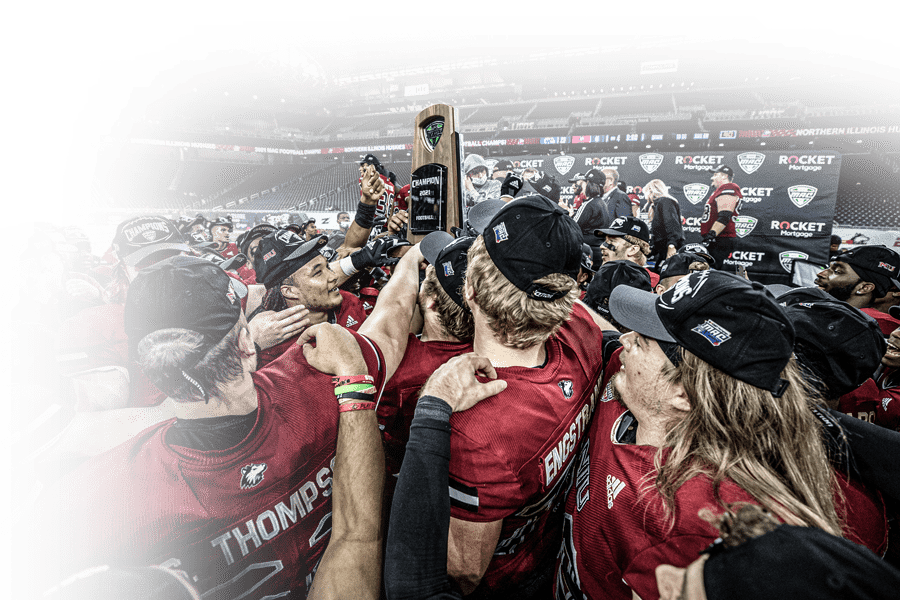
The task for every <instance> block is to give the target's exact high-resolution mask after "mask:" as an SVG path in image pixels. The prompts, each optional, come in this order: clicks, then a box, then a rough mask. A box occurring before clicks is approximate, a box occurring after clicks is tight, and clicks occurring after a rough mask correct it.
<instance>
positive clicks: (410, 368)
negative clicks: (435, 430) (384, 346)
mask: <svg viewBox="0 0 900 600" xmlns="http://www.w3.org/2000/svg"><path fill="white" fill-rule="evenodd" d="M471 351H472V344H467V343H464V342H442V341H437V340H435V341H430V342H423V341H422V340H420V339H419V337H418V336H417V335H414V334H410V335H409V341H408V342H407V345H406V353H405V354H404V355H403V360H402V361H401V362H400V366H398V367H397V370H396V371H395V372H394V376H393V377H391V379H390V381H388V383H387V386H386V387H385V389H384V394H382V396H381V402H379V403H378V425H379V426H380V427H381V430H382V434H383V437H384V453H385V461H386V466H387V472H388V475H392V476H393V475H398V474H399V473H400V465H401V464H402V463H403V454H404V451H405V449H406V442H408V441H409V424H410V423H411V422H412V419H413V415H414V414H415V412H416V404H417V403H418V400H419V390H420V389H421V388H422V386H423V385H425V381H426V380H427V379H428V378H429V377H430V376H431V374H432V373H434V372H435V371H436V370H437V368H438V367H440V366H441V365H442V364H444V363H445V362H447V361H448V360H450V359H451V358H453V357H454V356H458V355H460V354H465V353H466V352H471ZM387 481H388V483H389V484H393V482H394V480H393V477H391V478H389V479H388V480H387Z"/></svg>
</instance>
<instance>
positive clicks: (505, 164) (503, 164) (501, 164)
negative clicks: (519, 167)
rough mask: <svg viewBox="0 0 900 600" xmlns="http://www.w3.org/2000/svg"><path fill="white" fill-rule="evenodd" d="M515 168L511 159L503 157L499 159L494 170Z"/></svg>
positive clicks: (494, 171)
mask: <svg viewBox="0 0 900 600" xmlns="http://www.w3.org/2000/svg"><path fill="white" fill-rule="evenodd" d="M514 168H515V166H514V165H513V164H512V163H511V162H510V161H508V160H506V159H503V160H498V161H497V163H496V164H495V165H494V169H493V171H492V172H493V173H496V172H497V171H512V170H513V169H514Z"/></svg>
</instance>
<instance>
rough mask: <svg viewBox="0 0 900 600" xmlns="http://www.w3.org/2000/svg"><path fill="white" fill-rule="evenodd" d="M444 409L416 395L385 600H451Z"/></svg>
mask: <svg viewBox="0 0 900 600" xmlns="http://www.w3.org/2000/svg"><path fill="white" fill-rule="evenodd" d="M450 414H451V410H450V406H449V405H448V404H447V403H446V402H444V401H443V400H441V399H439V398H435V397H433V396H422V397H421V398H419V402H418V404H417V405H416V413H415V417H414V418H413V421H412V423H411V425H410V428H409V442H408V443H407V444H406V455H405V456H404V458H403V466H402V467H401V469H400V477H399V479H398V480H397V488H396V490H395V492H394V501H393V504H392V505H391V517H390V526H389V528H388V536H387V548H386V550H385V556H384V587H385V591H386V592H387V597H388V599H389V600H401V599H402V600H406V599H410V600H412V599H415V600H456V599H460V598H462V594H461V593H460V592H459V591H458V590H456V589H454V586H452V585H451V581H450V579H448V577H447V535H448V533H449V530H450V495H449V493H448V488H447V480H448V477H449V472H450Z"/></svg>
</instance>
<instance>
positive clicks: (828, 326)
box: [35, 157, 900, 600]
mask: <svg viewBox="0 0 900 600" xmlns="http://www.w3.org/2000/svg"><path fill="white" fill-rule="evenodd" d="M478 158H480V157H478ZM372 159H373V160H368V159H367V160H366V161H364V162H363V164H362V165H361V166H360V186H361V200H360V205H359V207H358V210H357V212H356V215H355V218H354V220H353V222H352V223H350V224H349V225H348V226H347V228H346V229H342V231H341V232H340V235H341V236H342V241H341V242H340V243H338V244H337V245H335V246H334V247H332V246H331V245H330V244H329V238H328V236H326V235H323V234H318V232H317V231H315V228H314V227H313V228H311V229H310V228H309V226H310V224H312V225H313V226H314V225H315V223H314V222H313V221H312V220H310V219H308V218H307V217H305V216H304V218H303V219H301V220H302V221H304V222H302V223H296V224H293V225H287V226H284V227H279V226H275V225H271V224H262V225H257V226H255V227H253V228H249V229H248V230H247V231H246V232H244V233H243V234H242V235H241V236H240V237H238V238H236V239H235V240H233V241H232V240H231V239H230V237H229V236H230V234H231V233H232V232H233V230H234V226H233V225H232V224H231V223H230V222H227V221H225V220H219V221H214V222H212V223H208V227H207V229H208V230H209V232H211V233H212V235H211V236H210V237H211V239H210V240H207V239H206V236H204V235H199V236H193V235H192V234H193V233H196V232H194V231H193V230H194V228H195V225H197V223H196V222H194V221H193V220H191V219H187V220H186V221H185V222H183V223H173V222H171V221H169V220H167V219H164V218H162V217H157V216H146V217H141V218H140V219H131V220H128V221H126V222H125V223H123V224H122V226H121V227H120V229H119V232H118V233H119V235H117V238H116V246H115V254H116V258H117V261H118V262H117V265H119V266H120V267H119V268H117V270H116V272H115V276H114V277H111V283H115V286H116V288H115V289H116V290H117V291H118V295H117V296H115V297H114V298H113V301H111V302H108V303H106V304H104V305H98V306H94V307H89V308H87V309H85V311H84V312H82V313H79V315H78V317H77V319H78V321H79V323H80V327H81V330H82V334H80V336H79V337H78V338H77V339H74V340H73V341H72V344H77V343H79V340H80V341H81V343H82V347H81V348H78V349H77V350H78V351H79V352H82V353H83V354H84V355H85V356H92V355H96V354H98V353H101V350H102V351H103V352H107V354H108V355H109V356H113V355H114V356H115V358H114V359H113V358H105V359H104V358H99V357H98V358H95V359H94V360H93V363H92V365H91V366H90V368H88V367H86V363H85V364H80V365H79V366H75V367H72V369H71V374H72V377H73V378H75V380H77V381H81V382H82V387H81V388H79V389H81V390H82V393H83V394H87V395H90V394H91V393H99V392H97V390H99V389H100V387H101V386H97V387H93V388H92V387H90V385H89V383H90V382H89V381H88V380H87V379H86V377H85V375H84V374H85V373H87V372H88V371H91V369H96V368H97V367H98V366H101V365H103V364H104V363H101V362H98V361H102V360H108V361H109V362H107V363H105V364H113V363H115V364H119V365H122V366H123V369H127V371H128V372H129V373H130V374H131V376H130V377H129V378H128V379H127V380H125V381H124V383H123V388H122V389H124V390H125V391H124V392H123V393H124V396H125V397H126V398H128V400H127V401H126V402H125V404H124V405H122V404H120V405H118V406H117V407H118V408H121V409H122V410H121V411H120V412H119V413H117V414H116V415H114V416H113V417H112V419H111V420H109V421H105V422H104V424H103V428H104V431H105V433H107V434H108V436H109V438H108V440H107V441H105V442H104V443H102V444H100V445H101V446H103V447H101V448H99V449H96V450H94V451H92V452H90V453H88V452H84V453H82V454H80V455H77V456H76V457H75V458H77V460H75V461H74V462H73V463H71V465H70V466H67V467H66V468H65V469H62V470H63V472H62V473H61V474H59V476H58V477H55V478H51V479H48V481H47V482H46V484H47V488H46V489H45V490H44V491H43V493H42V494H41V497H40V500H39V503H38V505H37V506H36V507H35V508H36V510H37V511H38V512H39V513H40V514H42V515H47V517H48V518H47V519H46V523H45V525H46V526H47V528H48V531H49V532H52V536H53V537H52V540H53V542H52V544H48V541H47V540H48V538H47V537H44V538H42V541H41V544H40V548H39V550H40V552H41V553H42V555H43V560H44V561H46V562H47V564H50V565H53V566H52V567H50V568H49V570H48V573H46V575H47V579H48V581H45V582H41V583H42V584H45V588H44V589H46V588H49V587H51V586H54V587H53V588H52V590H51V591H50V592H49V595H48V597H57V598H76V597H81V596H79V595H78V594H85V595H87V596H91V597H94V598H107V597H116V595H117V594H118V597H134V598H204V599H207V600H210V599H223V600H225V599H227V600H239V599H240V600H244V599H246V600H263V599H274V598H305V597H309V598H379V597H386V598H461V597H464V596H470V597H472V598H517V599H529V598H534V599H539V598H557V599H568V598H593V599H597V598H611V599H612V598H616V599H619V598H621V599H623V600H625V599H629V598H633V597H639V598H642V599H643V600H650V599H654V598H671V599H674V598H676V597H678V598H688V597H692V598H693V597H709V598H730V597H738V596H736V595H734V594H736V593H738V592H735V591H734V590H738V591H739V593H740V594H741V596H740V597H748V598H751V597H752V598H762V597H772V596H771V594H772V592H771V590H770V589H768V588H766V587H765V582H764V581H763V582H760V581H758V580H763V579H765V574H764V573H763V574H762V576H760V574H759V572H758V571H757V570H754V569H753V568H751V567H752V566H753V565H758V564H759V563H758V562H754V561H759V560H762V559H761V558H758V557H757V558H754V557H756V556H757V555H759V556H766V555H768V556H774V557H776V558H778V557H783V561H795V562H792V563H791V564H794V565H796V568H795V569H794V570H793V571H792V573H791V575H790V576H791V584H790V586H793V587H790V586H785V587H784V588H783V589H788V587H790V589H798V590H800V591H799V592H796V593H797V594H806V595H796V596H793V595H792V596H791V597H821V598H879V597H888V596H889V595H890V594H892V593H895V592H896V590H897V589H898V585H900V570H898V569H897V562H896V558H891V557H890V555H889V556H888V560H885V558H883V557H884V556H885V554H886V552H887V551H888V537H889V534H890V531H889V523H891V524H893V523H892V522H893V519H894V515H895V508H896V502H897V501H898V500H900V486H898V483H897V481H898V478H897V477H896V465H894V464H892V461H891V460H888V459H887V457H891V456H897V454H896V452H898V451H900V433H898V431H897V426H896V423H897V418H896V415H897V414H898V412H897V411H898V410H900V408H898V402H900V400H898V402H892V401H891V399H897V398H898V397H900V393H898V390H900V384H898V383H897V381H896V380H897V376H896V373H897V369H898V368H900V359H898V355H900V350H898V347H900V329H898V328H897V324H900V321H898V320H897V319H898V317H900V315H898V314H897V313H898V312H900V308H891V307H890V306H883V305H877V306H880V307H881V308H884V310H879V309H878V308H877V307H876V304H875V303H876V300H878V299H884V298H887V297H888V295H889V294H890V293H892V292H893V291H898V292H900V281H898V277H897V274H898V273H900V255H897V254H896V253H895V252H893V251H892V250H890V249H887V248H884V247H879V246H871V247H867V248H860V249H857V250H854V251H853V252H851V253H845V254H836V255H835V256H834V259H833V262H832V263H831V266H830V267H829V268H828V269H826V270H823V271H822V273H821V275H820V280H818V281H817V283H818V284H819V285H818V286H817V287H798V288H795V289H789V288H786V287H782V288H778V287H776V286H770V287H768V288H767V287H766V286H764V285H762V284H760V283H758V282H754V281H751V280H749V279H748V278H746V277H744V276H742V275H739V274H735V273H731V272H728V271H727V270H723V269H725V268H726V265H725V264H724V260H725V259H726V258H728V257H729V256H730V254H731V252H732V251H733V249H734V246H733V244H732V241H733V239H734V238H735V236H736V233H735V225H734V220H733V219H734V217H736V216H739V211H740V207H741V197H742V194H741V190H740V187H738V186H737V185H735V184H734V183H732V182H731V177H732V176H733V171H732V170H731V169H730V168H729V167H727V166H725V165H720V166H718V168H716V169H715V170H714V173H713V183H714V185H715V190H714V193H713V194H712V195H711V197H710V198H709V200H708V201H707V203H706V209H705V212H704V217H703V218H702V219H701V221H702V222H701V235H702V239H703V244H694V245H688V246H685V239H684V235H683V232H681V231H680V227H681V224H680V222H678V216H680V213H679V212H678V205H677V201H675V200H674V199H672V198H671V197H670V196H669V195H668V188H667V187H666V186H665V184H663V183H662V181H660V180H656V181H658V182H659V183H658V184H657V183H654V182H651V183H650V184H648V186H647V188H646V189H647V190H648V199H649V200H650V201H651V209H653V210H654V211H655V214H652V213H651V215H650V223H648V222H646V221H645V220H644V219H642V218H641V217H640V216H639V212H640V211H638V210H634V211H632V206H633V205H632V202H631V201H630V200H629V198H628V196H627V195H626V194H624V193H620V195H621V198H620V197H619V195H618V194H612V193H610V191H611V190H612V189H613V188H615V183H616V181H615V180H614V179H613V177H612V176H611V175H607V174H604V173H603V172H602V171H600V170H597V169H592V170H591V171H589V172H588V174H587V175H586V176H585V178H584V179H583V180H580V181H583V182H584V183H583V184H582V183H579V184H577V185H576V189H577V190H583V191H584V192H585V196H584V198H581V199H579V203H578V206H577V207H576V206H574V205H566V203H560V202H559V198H558V197H556V198H548V197H547V195H545V194H543V193H539V192H540V191H541V190H540V187H541V181H540V179H541V178H540V176H537V177H535V178H533V179H532V180H531V181H528V180H527V179H525V178H523V177H521V176H520V175H518V174H515V173H513V172H512V171H510V172H509V173H508V174H505V175H504V177H503V183H502V184H498V185H495V186H493V187H495V188H497V189H496V191H497V192H498V193H499V194H500V198H488V197H477V196H478V193H479V190H481V191H485V190H483V189H482V187H483V186H484V185H485V182H486V177H487V175H488V168H487V166H486V165H485V164H484V161H483V160H477V159H476V158H472V159H467V160H466V161H465V169H467V170H469V171H472V177H471V180H472V182H473V183H471V184H470V185H471V188H472V189H471V190H469V192H468V193H467V196H466V197H467V198H469V199H470V200H471V206H469V207H468V212H467V219H466V222H465V224H464V226H463V227H460V228H458V229H456V230H455V231H454V233H455V235H451V234H450V233H447V232H444V231H438V232H434V233H431V234H429V235H427V236H426V237H425V238H424V239H423V240H422V241H421V242H419V243H417V244H412V243H410V242H408V241H407V240H406V239H405V236H403V235H402V234H399V232H401V230H402V229H403V226H404V225H405V223H406V221H407V220H408V216H407V215H406V214H405V211H397V212H395V213H394V214H391V215H387V214H386V215H384V216H385V217H386V218H385V221H386V225H385V228H384V229H385V231H384V233H383V234H381V235H378V234H377V232H375V233H373V231H372V230H373V225H374V221H375V212H376V209H377V207H378V206H382V205H383V198H384V194H385V188H386V186H387V185H388V184H389V183H390V178H389V177H387V176H386V174H385V173H383V172H381V173H380V172H379V171H383V169H379V167H380V165H378V164H377V159H374V157H372ZM501 166H502V165H501ZM482 170H483V171H484V173H482V172H481V171H482ZM517 179H518V181H517ZM494 181H496V180H494ZM607 184H609V189H607V190H606V192H603V188H604V186H606V185H607ZM401 192H402V190H401ZM604 194H605V195H604ZM484 195H485V194H482V196H484ZM620 201H621V202H620ZM635 208H637V207H635ZM388 210H389V209H388ZM151 225H152V227H151ZM201 229H202V228H201ZM143 231H153V232H155V233H154V235H152V236H149V238H152V239H149V238H148V237H140V236H138V235H137V233H136V232H143ZM128 232H131V233H132V234H134V235H129V234H128ZM370 236H371V239H370ZM210 253H212V255H210ZM204 254H205V255H204ZM648 257H649V258H650V262H648ZM651 263H652V264H651ZM385 271H389V272H390V273H389V276H387V274H386V273H384V272H385ZM378 272H380V273H382V274H385V277H381V276H380V275H378V276H376V275H373V273H376V274H377V273H378ZM851 273H852V274H851ZM842 277H843V278H842ZM854 278H855V279H856V280H855V281H854ZM845 280H846V281H845ZM848 290H849V293H847V291H848ZM854 298H864V299H867V304H865V305H860V304H859V302H860V301H858V300H853V299H854ZM112 305H115V307H116V308H114V309H113V308H110V306H112ZM866 311H868V312H866ZM872 312H877V313H878V315H874V314H869V313H872ZM876 317H877V320H876ZM892 322H894V325H893V327H891V326H890V324H891V323H892ZM91 324H93V325H91ZM99 324H102V328H103V330H104V331H106V330H108V331H115V332H117V335H116V336H115V339H116V340H117V342H118V345H117V346H116V344H113V343H112V342H111V341H110V340H112V339H113V336H112V335H110V336H107V338H106V339H105V340H100V338H101V337H102V335H101V334H100V333H99V331H100V329H101V328H100V325H99ZM73 327H74V325H73ZM91 329H92V331H87V330H91ZM829 332H830V333H829ZM88 334H91V335H88ZM886 337H887V341H886V340H885V338H886ZM105 342H108V344H107V346H108V347H103V344H104V343H105ZM70 349H71V348H70ZM98 349H99V350H98ZM67 350H69V349H67ZM92 353H93V354H92ZM69 354H72V353H69ZM116 361H117V362H116ZM79 378H80V379H79ZM90 381H96V380H94V379H92V380H90ZM107 383H108V382H107ZM104 385H105V384H104ZM103 389H109V386H108V385H105V387H104V388H103ZM85 390H86V391H85ZM882 399H886V400H887V401H882ZM866 403H868V404H871V405H872V406H873V408H872V411H873V416H874V418H872V419H868V420H871V421H874V423H870V422H865V421H863V420H860V419H857V418H855V417H854V416H849V415H852V414H854V413H855V412H856V409H857V407H859V406H863V405H866V406H868V404H866ZM876 404H877V406H876ZM123 406H127V408H123ZM876 411H877V415H875V413H876ZM142 419H143V421H140V420H142ZM147 419H149V420H150V421H151V422H149V423H147V421H146V420H147ZM137 421H140V422H141V423H144V424H146V425H148V426H146V427H141V428H140V429H139V430H138V431H133V430H131V429H129V428H128V427H127V424H128V423H130V422H137ZM88 431H90V430H88ZM94 431H96V430H94ZM53 450H54V449H53V448H52V447H51V448H50V450H49V451H53ZM892 452H893V453H894V454H891V453H892ZM69 457H70V458H71V456H69ZM894 462H895V461H894ZM48 535H49V534H48ZM717 539H718V541H717ZM711 545H712V547H711ZM797 548H804V549H808V550H807V551H805V552H804V553H800V552H798V551H796V549H797ZM792 549H793V550H792ZM754 551H756V554H754V553H753V552H754ZM774 562H778V561H777V560H775V561H774ZM98 567H99V570H98ZM84 569H93V570H92V571H90V572H89V573H90V574H89V575H83V576H81V577H78V578H75V579H72V578H71V576H72V575H73V574H76V573H79V572H84V571H83V570H84ZM772 569H773V570H774V569H775V567H772ZM822 573H827V574H828V575H827V578H825V577H824V576H822V575H821V574H822ZM751 578H755V579H754V584H755V583H759V586H757V587H754V585H750V583H748V580H749V579H751ZM60 582H62V583H60ZM41 591H43V589H42V590H41ZM104 594H105V595H104ZM700 594H702V595H700Z"/></svg>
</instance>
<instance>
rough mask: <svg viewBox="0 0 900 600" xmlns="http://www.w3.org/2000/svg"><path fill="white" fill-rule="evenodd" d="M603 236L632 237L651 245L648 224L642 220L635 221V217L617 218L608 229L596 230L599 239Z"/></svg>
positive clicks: (595, 233)
mask: <svg viewBox="0 0 900 600" xmlns="http://www.w3.org/2000/svg"><path fill="white" fill-rule="evenodd" d="M602 234H605V235H612V236H615V237H622V236H625V235H630V236H632V237H636V238H637V239H639V240H642V241H645V242H647V243H648V244H649V243H650V228H649V227H647V224H646V223H645V222H644V221H643V220H642V219H635V218H634V217H616V219H615V220H614V221H613V222H612V223H610V224H609V227H608V228H607V229H595V230H594V235H596V236H598V237H599V236H600V235H602Z"/></svg>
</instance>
